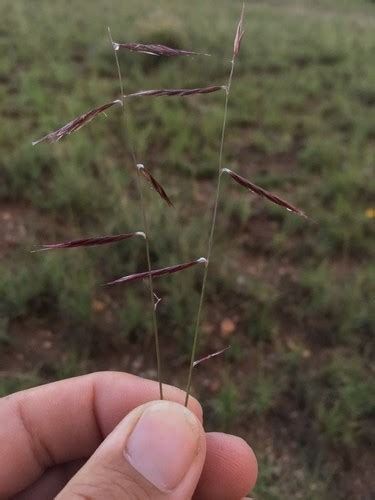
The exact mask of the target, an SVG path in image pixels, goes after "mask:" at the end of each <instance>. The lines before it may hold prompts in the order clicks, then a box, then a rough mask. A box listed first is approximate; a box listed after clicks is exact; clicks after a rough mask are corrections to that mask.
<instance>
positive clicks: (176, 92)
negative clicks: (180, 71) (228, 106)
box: [124, 85, 226, 98]
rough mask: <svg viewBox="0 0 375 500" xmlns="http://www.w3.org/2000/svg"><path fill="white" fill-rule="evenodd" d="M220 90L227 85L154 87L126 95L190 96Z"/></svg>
mask: <svg viewBox="0 0 375 500" xmlns="http://www.w3.org/2000/svg"><path fill="white" fill-rule="evenodd" d="M218 90H226V86H225V85H212V86H210V87H199V88H194V89H154V90H141V91H140V92H135V93H134V94H127V95H124V97H125V98H127V97H188V96H191V95H199V94H211V93H212V92H217V91H218Z"/></svg>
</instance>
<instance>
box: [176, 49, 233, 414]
mask: <svg viewBox="0 0 375 500" xmlns="http://www.w3.org/2000/svg"><path fill="white" fill-rule="evenodd" d="M234 61H235V58H234V57H233V59H232V62H231V70H230V74H229V78H228V83H227V86H226V95H225V104H224V116H223V127H222V131H221V142H220V155H219V168H218V173H217V185H216V196H215V204H214V210H213V216H212V224H211V230H210V237H209V240H208V248H207V256H206V259H207V264H206V267H205V269H204V274H203V280H202V288H201V294H200V299H199V306H198V313H197V320H196V324H195V330H194V338H193V347H192V350H191V358H190V367H189V375H188V381H187V385H186V397H185V406H187V405H188V402H189V396H190V389H191V381H192V377H193V369H194V360H195V353H196V350H197V345H198V337H199V328H200V323H201V316H202V308H203V302H204V297H205V291H206V283H207V276H208V266H209V264H210V258H211V253H212V245H213V240H214V234H215V227H216V219H217V212H218V206H219V199H220V187H221V174H222V168H223V152H224V139H225V131H226V126H227V116H228V102H229V93H230V88H231V85H232V79H233V72H234Z"/></svg>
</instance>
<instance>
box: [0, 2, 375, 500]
mask: <svg viewBox="0 0 375 500" xmlns="http://www.w3.org/2000/svg"><path fill="white" fill-rule="evenodd" d="M240 9H241V2H239V1H228V0H214V1H213V0H190V1H189V2H186V1H183V0H174V1H173V2H172V1H167V0H159V1H158V2H153V1H151V0H137V1H135V0H106V1H104V0H91V1H88V0H80V1H79V2H78V0H77V1H74V0H67V1H65V2H50V1H49V0H35V1H33V2H30V1H28V0H17V1H14V0H1V2H0V18H1V25H0V116H1V122H0V197H1V201H0V258H1V261H0V262H1V273H0V365H1V372H0V394H1V395H5V394H8V393H10V392H13V391H16V390H19V389H22V388H25V387H29V386H33V385H36V384H40V383H44V382H47V381H52V380H56V379H59V378H63V377H69V376H73V375H76V374H81V373H87V372H91V371H95V370H109V369H113V370H123V371H129V372H131V373H135V374H139V375H142V376H145V377H150V378H156V371H155V356H154V350H153V339H152V334H151V315H150V304H149V295H148V289H147V287H146V286H145V285H144V284H142V283H133V284H130V285H127V286H118V287H114V288H103V287H101V286H100V284H102V283H104V282H105V281H108V280H109V279H111V278H116V277H119V276H122V275H124V274H127V273H132V272H135V271H141V270H145V269H146V259H145V252H144V245H143V242H142V241H141V240H139V241H138V240H129V241H126V242H123V243H120V244H117V245H113V246H111V247H98V248H93V249H75V250H66V251H61V252H45V253H37V254H31V253H30V250H32V249H33V248H35V246H36V245H38V244H41V243H51V242H58V241H64V240H67V239H72V238H78V237H82V236H93V235H105V234H114V233H125V232H129V231H137V230H142V229H143V227H142V218H141V212H140V205H139V200H138V195H137V190H136V184H135V177H134V166H133V164H132V162H131V158H130V155H129V150H128V146H127V144H128V142H129V134H130V132H129V130H125V129H124V123H123V115H122V113H121V109H120V108H117V107H115V108H113V109H111V110H109V111H108V113H107V115H108V116H107V117H105V116H103V115H102V116H100V117H98V118H97V119H96V120H95V121H94V122H92V123H91V124H89V125H88V126H87V127H85V128H83V129H82V130H81V131H80V132H78V133H77V134H74V135H72V136H70V137H68V138H67V139H66V140H63V141H62V142H61V143H58V144H52V145H51V144H48V143H47V144H41V145H39V146H36V147H32V146H31V141H32V140H35V139H38V138H39V137H41V136H42V135H44V134H46V133H48V132H50V131H52V130H55V129H56V128H58V127H60V126H62V125H63V124H65V123H66V122H67V121H69V120H71V119H72V118H73V117H75V116H77V115H79V114H81V113H83V112H85V111H87V110H89V109H90V108H93V107H95V106H98V105H100V104H102V103H104V102H107V101H109V100H112V99H114V98H117V96H118V94H119V84H118V81H117V73H116V66H115V60H114V56H113V52H112V50H111V47H110V45H109V41H108V36H107V26H110V27H111V29H112V34H113V37H114V39H115V40H116V41H119V42H129V41H130V42H153V43H163V44H166V45H169V46H172V47H175V48H183V49H187V50H195V51H198V52H200V51H202V52H209V53H210V54H212V56H211V57H209V58H199V57H196V58H179V59H177V58H175V59H173V58H170V59H168V58H163V59H162V58H156V57H152V56H146V55H139V54H133V53H126V52H120V53H119V57H120V63H121V67H122V71H123V75H124V86H125V91H126V92H130V91H136V90H141V89H142V90H143V89H151V88H161V87H198V86H207V85H215V84H219V85H220V84H224V83H226V79H227V76H228V72H229V69H230V63H229V61H230V59H231V55H232V46H233V36H234V32H235V28H236V23H237V20H238V16H239V13H240ZM245 29H246V35H245V39H244V42H243V47H242V50H241V53H240V56H239V59H238V64H237V67H236V72H235V78H234V83H233V87H232V96H231V100H230V110H229V120H228V133H227V139H226V146H225V164H226V166H227V167H229V168H233V170H235V171H237V172H239V173H241V174H242V175H244V176H245V177H247V178H249V179H251V180H252V181H253V182H255V183H258V184H260V185H261V186H263V187H265V188H267V189H270V190H273V191H275V192H276V193H278V194H280V195H281V196H283V197H285V198H286V199H287V200H288V201H290V202H291V203H293V204H295V205H297V206H298V207H300V208H301V209H303V210H305V211H306V213H308V214H309V215H310V216H311V217H312V219H314V221H315V222H317V224H312V223H309V222H306V221H305V220H303V219H300V218H298V217H296V216H294V215H293V214H290V213H288V212H285V211H284V210H283V209H281V208H279V207H276V206H273V205H271V204H269V203H268V202H266V201H265V200H261V199H258V198H256V197H254V196H253V195H251V194H250V193H248V192H247V191H246V190H243V189H242V188H240V187H239V186H237V185H235V184H234V183H233V182H231V181H230V179H229V178H225V179H224V183H223V190H222V198H221V202H220V210H219V217H218V227H217V232H216V238H215V245H214V253H213V258H212V262H211V266H210V271H209V280H208V291H207V300H206V304H205V309H204V315H203V323H202V329H201V330H202V335H201V341H200V345H199V356H204V355H206V354H209V353H211V352H214V351H216V350H218V349H221V348H224V347H226V346H227V345H229V344H230V345H231V350H230V351H228V352H227V353H225V355H223V356H222V357H220V358H215V359H212V360H210V361H208V362H206V363H205V364H201V365H200V366H198V367H197V368H196V370H195V373H194V381H193V392H194V394H195V395H197V396H198V397H199V398H200V400H201V401H202V404H203V406H204V410H205V415H206V425H207V428H208V429H215V430H218V429H220V430H224V431H229V432H231V433H238V434H239V435H241V436H243V437H244V438H245V439H247V440H248V441H249V442H250V443H252V445H253V447H254V449H255V452H256V454H257V456H258V458H259V462H260V477H259V482H258V485H257V487H256V490H255V492H254V494H253V496H254V497H255V498H256V499H259V500H260V499H263V500H274V499H275V500H276V499H280V498H291V499H292V498H293V499H299V498H301V499H330V498H343V499H344V498H345V499H346V498H349V497H350V498H356V499H370V498H374V497H373V496H372V495H373V494H374V492H375V482H374V474H373V471H372V470H371V469H372V465H373V463H372V464H371V446H372V445H373V438H374V428H375V426H374V420H373V417H374V410H375V407H374V406H375V403H374V393H375V391H374V389H375V387H374V365H373V364H371V357H372V356H373V354H374V341H373V332H374V323H375V317H374V306H373V304H371V299H372V300H373V297H374V277H375V268H374V260H372V261H371V257H373V252H372V251H373V249H374V246H373V244H374V240H373V236H374V233H373V230H374V221H375V202H374V176H373V174H374V153H375V64H374V61H375V3H374V2H373V1H370V0H315V1H311V0H294V1H293V0H280V1H276V0H262V1H255V0H253V1H251V2H248V6H247V12H246V20H245ZM223 104H224V93H217V94H211V95H207V96H196V97H191V98H185V99H181V98H155V99H138V100H133V101H131V109H130V110H131V113H132V116H133V123H134V128H133V130H132V134H131V136H132V137H131V142H132V143H133V146H134V147H135V148H136V150H137V154H138V158H139V160H140V161H142V162H143V163H144V164H145V165H146V166H147V167H148V168H149V169H150V171H151V172H152V173H153V174H154V175H155V177H156V178H157V179H159V180H160V181H161V183H162V185H163V186H164V188H165V190H166V191H167V193H168V194H169V196H170V197H171V199H172V200H173V202H174V204H175V207H176V208H175V209H171V208H169V207H168V206H167V205H166V204H165V203H164V202H163V201H162V200H161V199H160V198H159V197H158V196H157V195H156V193H155V192H154V191H151V190H149V189H146V204H147V206H148V207H149V215H150V226H151V230H150V234H151V240H152V241H151V247H152V255H151V258H152V264H153V267H158V266H167V265H172V264H175V263H177V262H184V261H187V260H192V259H195V258H197V257H200V256H202V255H205V253H206V245H207V240H208V229H209V224H210V219H211V207H212V205H213V199H214V189H215V175H216V171H217V164H218V150H219V140H220V131H221V122H222V114H223ZM371 174H372V175H371ZM371 237H372V241H371ZM371 243H372V247H371ZM201 279H202V267H201V266H198V267H197V268H194V269H190V270H188V271H185V272H183V273H180V274H176V275H173V276H169V277H165V278H161V279H159V280H157V281H155V286H156V290H157V293H158V295H159V296H160V297H161V298H162V301H161V303H160V304H159V306H158V311H157V313H158V320H159V325H160V332H161V337H162V340H161V342H162V358H163V371H164V380H165V381H166V382H168V383H170V384H176V385H177V386H179V387H182V388H183V387H184V386H185V384H186V378H187V371H188V362H189V353H190V348H191V341H192V329H193V326H194V321H195V317H196V313H197V304H198V299H199V289H200V283H201ZM372 452H373V449H372ZM372 458H373V456H372Z"/></svg>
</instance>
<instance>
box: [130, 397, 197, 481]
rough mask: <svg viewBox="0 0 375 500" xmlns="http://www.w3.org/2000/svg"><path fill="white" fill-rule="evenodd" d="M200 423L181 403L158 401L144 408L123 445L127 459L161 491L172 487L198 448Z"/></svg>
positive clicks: (195, 454)
mask: <svg viewBox="0 0 375 500" xmlns="http://www.w3.org/2000/svg"><path fill="white" fill-rule="evenodd" d="M199 438H200V424H199V422H198V420H197V419H196V417H195V416H194V415H193V414H192V413H191V412H190V410H188V409H187V408H185V407H184V406H182V405H179V404H177V403H171V402H168V401H160V402H157V403H155V404H153V405H152V406H150V407H148V408H146V410H145V412H144V413H143V414H142V416H141V417H140V419H139V420H138V422H137V424H136V425H135V427H134V429H133V431H132V433H131V434H130V436H129V437H128V440H127V443H126V447H125V452H124V453H125V458H126V460H127V461H128V462H129V463H130V464H131V465H132V466H133V467H134V468H135V469H136V471H137V472H139V474H141V475H142V476H143V477H144V478H145V479H147V480H148V481H149V482H150V483H152V484H153V485H154V486H156V487H157V488H158V489H159V490H161V491H171V490H174V489H175V488H176V487H177V486H178V485H179V484H180V482H181V481H182V479H183V478H184V477H185V475H186V473H187V472H188V471H189V469H190V467H191V465H192V464H193V462H194V459H195V457H196V456H197V454H198V450H199Z"/></svg>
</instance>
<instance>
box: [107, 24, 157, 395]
mask: <svg viewBox="0 0 375 500" xmlns="http://www.w3.org/2000/svg"><path fill="white" fill-rule="evenodd" d="M108 34H109V39H110V42H111V45H112V49H113V52H114V55H115V60H116V67H117V74H118V79H119V84H120V91H121V101H122V105H123V109H124V116H125V120H127V123H128V127H127V128H128V130H129V135H131V131H132V126H131V114H130V110H129V106H127V113H126V111H125V98H124V84H123V79H122V74H121V67H120V62H119V59H118V55H117V50H116V49H115V47H114V43H113V39H112V35H111V30H110V28H108ZM128 144H129V147H130V150H131V154H132V157H133V161H134V165H135V167H136V168H137V189H138V193H139V199H140V204H141V212H142V219H143V230H144V233H145V247H146V259H147V270H148V272H149V289H150V300H151V310H152V325H153V333H154V339H155V351H156V365H157V374H158V382H159V394H160V399H163V384H162V370H161V355H160V342H159V331H158V324H157V319H156V311H155V299H154V297H155V294H154V284H153V278H152V275H151V270H152V267H151V256H150V240H149V225H148V219H147V213H146V206H145V201H144V196H143V190H142V185H141V182H140V174H139V169H138V167H137V164H138V162H137V158H136V155H135V150H134V146H133V144H132V142H131V141H130V140H128Z"/></svg>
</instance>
